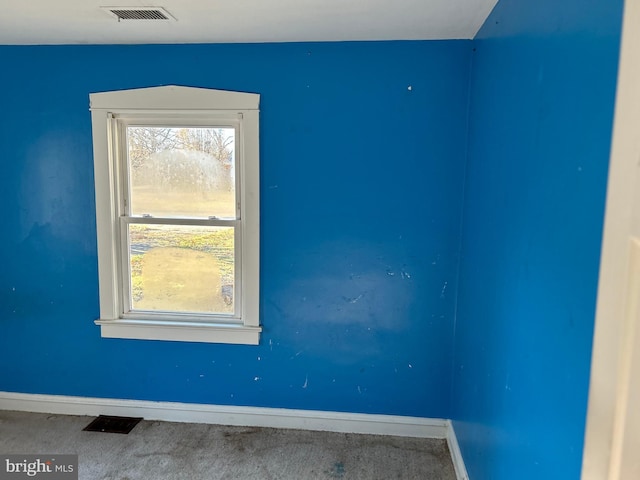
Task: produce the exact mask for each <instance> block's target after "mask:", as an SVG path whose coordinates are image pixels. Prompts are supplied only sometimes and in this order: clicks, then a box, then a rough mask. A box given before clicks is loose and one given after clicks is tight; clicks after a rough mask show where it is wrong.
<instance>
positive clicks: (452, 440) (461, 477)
mask: <svg viewBox="0 0 640 480" xmlns="http://www.w3.org/2000/svg"><path fill="white" fill-rule="evenodd" d="M447 445H448V446H449V453H451V460H452V461H453V468H454V469H455V471H456V478H457V479H458V480H469V475H468V474H467V467H465V466H464V460H463V459H462V452H461V451H460V445H458V438H457V437H456V432H455V430H454V428H453V424H452V423H451V420H447Z"/></svg>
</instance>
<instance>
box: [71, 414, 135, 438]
mask: <svg viewBox="0 0 640 480" xmlns="http://www.w3.org/2000/svg"><path fill="white" fill-rule="evenodd" d="M140 420H142V418H137V417H112V416H110V415H100V416H99V417H98V418H96V419H95V420H94V421H93V422H91V423H90V424H89V425H87V426H86V427H84V428H83V429H82V430H84V431H86V432H104V433H124V434H125V435H126V434H127V433H129V432H130V431H131V430H133V427H135V426H136V425H137V424H138V423H140Z"/></svg>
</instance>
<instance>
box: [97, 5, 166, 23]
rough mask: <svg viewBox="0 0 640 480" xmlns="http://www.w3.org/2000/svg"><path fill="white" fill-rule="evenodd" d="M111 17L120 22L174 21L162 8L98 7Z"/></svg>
mask: <svg viewBox="0 0 640 480" xmlns="http://www.w3.org/2000/svg"><path fill="white" fill-rule="evenodd" d="M100 8H101V9H102V10H104V11H105V12H107V13H108V14H109V15H111V16H112V17H115V18H117V19H118V21H120V20H175V18H174V17H173V16H172V15H171V14H170V13H169V12H167V11H166V10H165V9H164V8H162V7H100Z"/></svg>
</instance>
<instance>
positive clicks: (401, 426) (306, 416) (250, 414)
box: [0, 392, 448, 439]
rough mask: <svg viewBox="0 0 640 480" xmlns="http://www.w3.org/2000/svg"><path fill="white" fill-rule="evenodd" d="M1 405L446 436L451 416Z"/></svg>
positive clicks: (138, 404) (74, 401)
mask: <svg viewBox="0 0 640 480" xmlns="http://www.w3.org/2000/svg"><path fill="white" fill-rule="evenodd" d="M0 410H17V411H23V412H40V413H57V414H64V415H90V416H96V415H118V416H123V417H143V418H145V419H146V420H163V421H167V422H190V423H212V424H218V425H235V426H252V427H271V428H293V429H301V430H319V431H328V432H341V433H364V434H373V435H395V436H401V437H419V438H443V439H444V438H446V437H447V430H448V421H447V420H443V419H431V418H420V417H403V416H394V415H370V414H362V413H342V412H323V411H313V410H291V409H286V408H262V407H236V406H228V405H205V404H198V403H175V402H149V401H141V400H120V399H110V398H91V397H70V396H61V395H37V394H24V393H12V392H0Z"/></svg>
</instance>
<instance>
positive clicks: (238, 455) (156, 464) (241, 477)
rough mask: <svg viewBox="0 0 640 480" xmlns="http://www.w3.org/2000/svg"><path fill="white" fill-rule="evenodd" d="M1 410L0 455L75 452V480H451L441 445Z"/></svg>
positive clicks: (375, 437) (431, 441)
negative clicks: (94, 425) (105, 426)
mask: <svg viewBox="0 0 640 480" xmlns="http://www.w3.org/2000/svg"><path fill="white" fill-rule="evenodd" d="M93 418H94V417H81V416H67V415H49V414H40V413H24V412H8V411H0V453H1V454H13V453H20V454H42V455H45V454H77V455H78V458H79V478H80V480H149V479H153V480H156V479H157V480H164V479H166V480H178V479H179V480H200V479H202V480H205V479H206V480H214V479H215V480H217V479H228V480H231V479H234V480H235V479H238V480H245V479H246V480H281V479H282V480H289V479H291V480H313V479H341V480H378V479H379V480H389V479H424V480H455V473H454V470H453V465H452V463H451V458H450V455H449V451H448V449H447V445H446V442H445V441H444V440H434V439H417V438H403V437H390V436H378V435H356V434H343V433H330V432H309V431H304V430H283V429H273V428H247V427H227V426H220V425H207V424H187V423H171V422H158V421H142V422H141V423H139V424H138V425H137V426H136V427H135V428H134V429H133V431H132V432H131V433H129V434H128V435H123V434H117V433H99V432H84V431H82V429H83V428H84V427H85V426H87V425H88V424H89V422H91V420H93Z"/></svg>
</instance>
